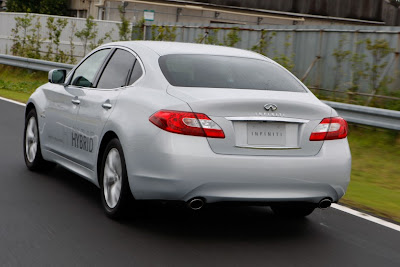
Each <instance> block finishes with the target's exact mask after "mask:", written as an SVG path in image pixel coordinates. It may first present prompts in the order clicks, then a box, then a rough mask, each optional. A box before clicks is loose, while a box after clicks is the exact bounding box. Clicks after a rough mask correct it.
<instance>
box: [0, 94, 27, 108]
mask: <svg viewBox="0 0 400 267" xmlns="http://www.w3.org/2000/svg"><path fill="white" fill-rule="evenodd" d="M0 100H3V101H6V102H10V103H13V104H17V105H20V106H24V107H25V106H26V104H24V103H21V102H18V101H15V100H11V99H8V98H5V97H1V96H0Z"/></svg>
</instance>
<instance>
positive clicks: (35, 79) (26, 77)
mask: <svg viewBox="0 0 400 267" xmlns="http://www.w3.org/2000/svg"><path fill="white" fill-rule="evenodd" d="M46 82H47V73H46V72H42V71H30V70H26V69H21V68H14V67H9V66H4V65H0V96H2V97H6V98H10V99H13V100H16V101H19V102H23V103H25V102H26V101H27V100H28V98H29V96H30V95H31V94H32V93H33V92H34V91H35V89H36V88H38V87H39V86H40V85H42V84H44V83H46Z"/></svg>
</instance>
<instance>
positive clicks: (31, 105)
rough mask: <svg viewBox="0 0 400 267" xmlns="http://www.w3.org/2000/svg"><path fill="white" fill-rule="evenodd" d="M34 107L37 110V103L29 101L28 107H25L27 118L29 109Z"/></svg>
mask: <svg viewBox="0 0 400 267" xmlns="http://www.w3.org/2000/svg"><path fill="white" fill-rule="evenodd" d="M32 109H35V110H36V107H35V105H34V104H33V103H32V102H29V103H28V104H27V105H26V108H25V118H26V116H27V115H28V113H29V111H31V110H32Z"/></svg>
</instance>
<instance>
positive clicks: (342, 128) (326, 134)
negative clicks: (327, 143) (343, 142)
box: [310, 117, 348, 141]
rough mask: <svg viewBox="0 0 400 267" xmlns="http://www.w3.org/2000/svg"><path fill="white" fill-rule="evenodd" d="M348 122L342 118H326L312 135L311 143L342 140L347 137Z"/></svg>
mask: <svg viewBox="0 0 400 267" xmlns="http://www.w3.org/2000/svg"><path fill="white" fill-rule="evenodd" d="M347 132H348V126H347V122H346V121H345V120H344V119H343V118H341V117H334V118H325V119H323V120H322V121H321V122H320V123H319V124H318V126H317V127H315V129H314V130H313V132H312V133H311V135H310V141H322V140H334V139H342V138H345V137H346V136H347Z"/></svg>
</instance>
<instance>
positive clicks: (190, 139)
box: [134, 54, 351, 206]
mask: <svg viewBox="0 0 400 267" xmlns="http://www.w3.org/2000/svg"><path fill="white" fill-rule="evenodd" d="M159 62H160V67H161V70H162V72H163V74H164V75H165V77H166V79H167V80H168V82H169V83H170V86H168V89H167V93H168V94H169V95H171V96H173V97H175V98H178V99H180V100H182V101H184V102H185V103H187V105H188V107H189V109H188V110H170V109H161V110H158V111H157V112H155V113H154V114H152V115H151V116H150V118H149V121H150V122H151V123H153V124H154V127H159V128H160V131H159V132H158V134H157V136H156V138H155V139H154V142H153V143H152V144H151V145H150V147H149V150H148V151H149V154H148V158H147V157H144V158H143V162H142V163H143V165H142V168H143V169H142V171H137V172H136V174H135V181H136V185H137V186H136V187H135V189H134V191H135V192H134V194H135V197H137V198H141V199H170V200H183V201H188V202H190V201H191V200H198V199H201V200H202V201H204V202H206V203H215V202H225V201H228V202H246V203H263V204H266V205H270V204H274V203H309V204H312V205H315V206H317V205H318V204H319V203H320V202H321V201H322V200H329V201H332V202H337V201H338V200H339V199H340V198H341V197H342V196H343V195H344V194H345V191H346V189H347V185H348V183H349V177H350V169H351V155H350V150H349V146H348V142H347V138H346V136H347V123H346V122H345V121H344V120H343V119H342V118H340V117H338V116H337V113H336V112H335V111H334V110H333V109H332V108H330V107H328V106H327V105H325V104H323V103H322V102H320V101H319V100H318V99H317V98H316V97H315V96H314V95H313V94H312V93H311V92H310V91H309V90H308V89H306V88H305V86H304V85H302V84H301V82H300V81H298V80H297V79H296V78H295V77H294V76H293V75H291V74H290V73H289V72H287V71H286V70H284V69H283V68H282V67H281V66H279V65H277V64H276V63H274V62H272V61H269V60H262V59H254V58H246V57H240V56H239V57H232V56H225V55H223V56H218V55H207V56H204V55H193V54H191V55H177V54H171V55H165V56H161V57H160V60H159ZM149 158H153V159H154V161H153V162H152V165H153V167H151V166H150V164H149V163H146V162H148V159H149ZM155 162H156V167H154V165H155V164H154V163H155Z"/></svg>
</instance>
